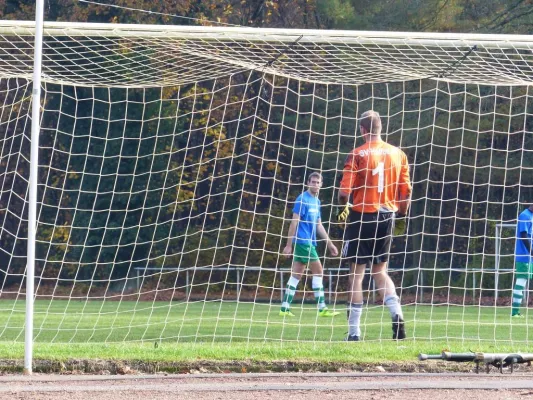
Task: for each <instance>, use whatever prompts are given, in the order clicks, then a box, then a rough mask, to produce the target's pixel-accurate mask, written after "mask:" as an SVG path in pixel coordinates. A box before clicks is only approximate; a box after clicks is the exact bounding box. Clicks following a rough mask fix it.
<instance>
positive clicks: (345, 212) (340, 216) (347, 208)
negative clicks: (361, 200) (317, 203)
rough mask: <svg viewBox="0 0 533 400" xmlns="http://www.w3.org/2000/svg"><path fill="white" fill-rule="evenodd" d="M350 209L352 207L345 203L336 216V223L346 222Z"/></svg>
mask: <svg viewBox="0 0 533 400" xmlns="http://www.w3.org/2000/svg"><path fill="white" fill-rule="evenodd" d="M350 208H352V205H351V204H350V203H346V204H345V205H344V208H343V209H342V210H341V211H340V212H339V213H338V214H337V221H339V222H344V221H346V220H347V219H348V215H350Z"/></svg>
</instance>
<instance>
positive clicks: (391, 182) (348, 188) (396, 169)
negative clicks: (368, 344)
mask: <svg viewBox="0 0 533 400" xmlns="http://www.w3.org/2000/svg"><path fill="white" fill-rule="evenodd" d="M359 127H360V131H361V135H362V136H363V139H364V140H365V144H364V145H362V146H360V147H357V148H356V149H354V150H353V151H352V152H351V153H350V154H349V155H348V157H347V158H346V161H345V163H344V168H343V174H342V181H341V184H340V189H339V193H338V200H339V203H340V204H341V205H343V206H344V207H343V209H342V211H341V212H340V213H339V215H338V219H339V221H346V228H345V233H344V245H343V249H342V256H343V257H344V258H348V259H349V260H350V275H349V290H350V294H349V304H348V336H347V338H346V340H347V341H358V340H359V339H360V336H361V329H360V320H361V314H362V311H363V278H364V275H365V269H366V266H367V265H368V264H370V268H371V269H370V273H371V276H372V278H373V279H374V281H375V283H376V286H377V288H378V290H379V293H380V294H381V295H382V296H383V300H384V303H385V305H386V306H387V307H388V308H389V311H390V314H391V317H392V331H393V335H392V337H393V339H395V340H401V339H404V338H405V323H404V319H403V313H402V307H401V305H400V301H399V298H398V296H397V295H396V287H395V286H394V282H393V281H392V279H391V278H390V276H389V275H388V272H387V264H388V260H389V251H390V246H391V241H392V234H393V232H394V235H403V234H405V226H406V220H405V219H406V215H407V212H408V210H409V205H410V199H411V182H410V179H409V165H408V163H407V156H406V155H405V153H404V152H403V151H402V150H401V149H399V148H397V147H395V146H392V145H390V144H388V143H386V142H384V141H383V140H382V139H381V118H380V116H379V114H378V113H377V112H375V111H367V112H365V113H363V114H362V115H361V120H360V123H359Z"/></svg>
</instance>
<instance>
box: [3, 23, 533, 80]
mask: <svg viewBox="0 0 533 400" xmlns="http://www.w3.org/2000/svg"><path fill="white" fill-rule="evenodd" d="M34 32H35V26H34V23H33V22H29V21H22V22H21V21H1V22H0V51H1V52H3V53H4V54H6V55H10V56H7V57H4V59H3V60H2V62H1V63H0V76H2V77H6V78H9V77H21V76H23V77H25V78H27V79H30V78H31V67H32V48H33V46H32V40H33V39H32V38H33V35H34ZM43 35H44V38H45V39H44V43H43V81H44V82H49V83H61V84H73V85H77V86H101V87H109V86H113V87H148V86H150V87H161V86H174V85H182V84H187V83H192V82H199V81H202V80H207V79H212V78H217V77H221V76H229V75H232V74H235V73H241V72H243V71H247V70H251V71H258V72H262V73H268V74H272V75H277V76H281V77H287V78H294V79H299V80H303V81H308V82H315V83H322V84H349V85H361V84H372V83H386V82H402V81H406V80H417V79H437V80H441V81H447V82H458V83H472V84H481V85H506V86H510V85H530V84H531V83H532V82H533V71H532V70H531V68H529V67H528V66H529V65H531V64H533V54H532V51H531V50H532V49H533V39H532V38H531V37H530V36H526V35H479V34H438V33H405V32H367V31H319V30H296V29H294V30H291V29H256V28H240V27H231V28H226V27H224V28H221V27H198V26H158V25H117V24H93V23H69V22H48V23H45V25H44V31H43ZM117 70H119V71H127V72H128V73H127V74H122V76H120V77H119V76H117V74H116V71H117ZM95 71H96V72H95Z"/></svg>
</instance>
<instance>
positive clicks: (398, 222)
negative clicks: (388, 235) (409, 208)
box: [394, 214, 407, 236]
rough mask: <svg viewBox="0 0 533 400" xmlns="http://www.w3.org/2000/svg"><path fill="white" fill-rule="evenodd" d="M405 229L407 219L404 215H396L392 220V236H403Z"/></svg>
mask: <svg viewBox="0 0 533 400" xmlns="http://www.w3.org/2000/svg"><path fill="white" fill-rule="evenodd" d="M406 227H407V218H406V216H405V215H401V214H396V217H395V218H394V236H402V235H405V230H406Z"/></svg>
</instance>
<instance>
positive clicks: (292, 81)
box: [0, 21, 533, 343]
mask: <svg viewBox="0 0 533 400" xmlns="http://www.w3.org/2000/svg"><path fill="white" fill-rule="evenodd" d="M0 31H1V35H0V51H1V53H2V56H1V57H0V104H1V106H0V186H1V191H0V196H1V197H0V321H1V323H0V340H2V341H10V340H15V341H22V340H23V338H24V300H25V296H26V293H25V279H24V278H25V270H26V246H27V231H28V187H29V164H30V157H29V152H30V125H31V118H30V117H31V113H30V105H31V99H32V91H31V88H32V82H31V79H32V68H33V66H32V62H33V40H34V25H33V23H29V22H6V21H4V22H2V23H0ZM532 51H533V39H531V38H530V37H526V36H513V37H510V36H489V35H452V34H422V33H420V34H404V33H387V32H345V31H305V30H301V31H292V30H278V29H249V28H211V27H186V26H132V25H117V24H112V25H104V24H72V23H46V24H45V29H44V43H43V64H42V67H43V69H42V79H43V81H42V102H41V104H42V109H41V131H40V139H39V141H40V142H39V149H40V150H39V165H38V199H37V202H38V203H37V238H36V264H35V271H36V274H35V275H36V280H35V296H36V297H35V299H36V302H35V314H34V319H35V323H34V330H35V341H37V342H58V343H83V342H94V343H98V342H102V343H107V342H122V341H154V340H156V341H157V340H168V341H179V342H229V341H317V342H318V341H328V342H329V341H341V340H343V338H344V336H345V332H346V330H347V329H346V326H347V322H346V318H345V309H346V302H347V297H348V295H347V289H348V269H347V267H348V265H347V263H346V262H345V260H342V259H340V258H339V257H332V256H330V255H329V254H328V253H326V250H325V246H324V244H323V243H319V246H318V251H319V256H320V259H321V261H322V263H323V265H324V268H325V272H324V287H325V298H326V302H327V303H328V306H329V308H330V309H332V310H337V311H342V312H341V314H340V315H338V316H337V317H335V318H333V319H324V318H318V316H317V312H316V304H315V302H314V299H313V290H312V286H311V275H310V274H309V275H307V276H304V278H302V280H301V282H300V285H299V287H298V290H297V292H296V294H295V298H294V301H293V308H292V310H293V312H294V313H295V317H293V318H283V317H280V316H279V315H278V314H279V309H280V305H281V297H282V295H283V291H284V287H285V286H286V283H287V280H288V279H289V277H290V260H289V259H287V258H285V257H284V256H283V255H282V254H281V252H282V249H283V247H284V244H285V241H286V236H287V232H288V227H289V223H290V218H291V215H292V211H291V210H292V207H293V204H294V200H295V199H296V197H297V196H298V195H299V194H301V193H302V192H303V191H304V190H306V187H305V181H306V177H307V176H308V175H309V174H310V173H311V172H313V171H318V172H321V173H322V174H323V178H324V186H323V188H322V190H321V192H320V199H321V202H322V210H321V215H322V221H323V223H324V226H325V228H326V230H327V231H328V233H329V235H330V237H331V238H332V239H333V240H334V241H335V243H336V245H337V247H338V248H339V249H340V247H341V246H342V237H343V227H342V226H341V225H340V224H338V223H337V222H336V219H335V215H336V213H337V211H338V207H337V206H336V204H337V203H336V197H337V192H338V187H339V182H340V177H341V174H342V168H343V162H344V160H345V158H346V156H347V154H348V153H349V152H350V151H351V150H352V149H353V148H354V147H356V146H357V145H359V144H361V143H362V141H361V137H360V134H359V132H358V117H359V116H360V115H361V113H362V112H364V111H367V110H370V109H373V110H376V111H378V112H379V113H380V114H381V116H382V120H383V124H384V127H383V131H384V135H383V138H384V140H386V141H387V142H390V143H392V144H394V145H396V146H399V147H401V148H402V149H403V150H404V151H405V153H406V154H407V156H408V159H409V164H410V170H411V171H410V172H411V178H412V182H413V196H412V206H411V211H410V215H409V219H408V230H407V234H406V235H405V236H403V237H400V238H395V239H394V242H393V247H392V250H391V259H390V266H389V269H390V275H391V277H392V279H393V280H394V282H395V284H396V286H397V288H398V295H399V296H400V299H401V303H402V304H403V307H404V314H405V320H406V327H407V334H408V337H409V338H413V339H414V340H427V339H429V340H475V341H488V342H504V341H505V342H510V341H512V342H513V343H514V342H516V343H521V342H528V341H529V340H530V337H531V330H530V329H529V328H530V327H531V325H530V324H528V320H531V318H529V319H528V318H526V319H524V320H520V321H515V320H511V318H510V310H511V308H510V304H511V296H512V289H513V282H514V257H513V252H514V236H515V234H514V230H513V229H512V226H513V224H515V223H516V219H517V216H518V214H519V213H520V212H521V211H522V210H523V208H524V207H525V205H527V204H529V203H528V202H532V201H533V179H532V178H531V176H532V174H533V153H532V151H533V132H532V131H533V126H532V121H533V119H532V118H531V115H532V111H533V99H532V97H531V96H532V93H531V89H530V87H531V86H530V85H531V83H532V82H533V72H532V66H533V55H532ZM509 225H510V226H511V228H510V229H508V226H509ZM364 297H365V304H364V313H363V317H362V321H361V328H362V336H363V338H364V340H366V341H380V340H390V338H391V329H390V317H389V312H388V310H387V309H386V308H384V307H383V304H382V300H381V298H380V296H379V294H378V293H377V292H376V290H375V286H374V284H373V281H372V279H370V278H369V277H368V276H367V277H366V278H365V281H364ZM527 300H529V298H528V296H527V293H526V295H525V296H524V303H523V305H522V307H523V309H522V314H526V315H527V304H526V302H527Z"/></svg>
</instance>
